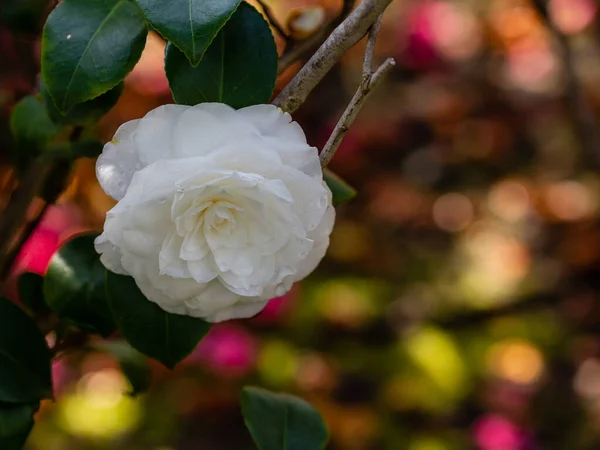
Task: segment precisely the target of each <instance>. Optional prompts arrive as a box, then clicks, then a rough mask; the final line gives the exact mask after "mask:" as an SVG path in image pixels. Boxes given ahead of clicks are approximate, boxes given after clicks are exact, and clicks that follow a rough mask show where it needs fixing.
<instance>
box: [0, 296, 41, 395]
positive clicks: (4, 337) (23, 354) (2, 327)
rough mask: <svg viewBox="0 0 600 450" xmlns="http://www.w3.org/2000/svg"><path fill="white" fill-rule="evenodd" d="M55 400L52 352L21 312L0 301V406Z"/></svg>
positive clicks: (6, 301) (14, 306)
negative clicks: (45, 399) (53, 398)
mask: <svg viewBox="0 0 600 450" xmlns="http://www.w3.org/2000/svg"><path fill="white" fill-rule="evenodd" d="M51 397H52V375H51V372H50V350H49V349H48V346H47V345H46V340H45V339H44V336H42V334H41V333H40V331H39V330H38V329H37V327H36V326H35V323H34V322H33V321H32V320H31V319H30V318H29V316H27V314H25V312H23V310H22V309H21V308H19V307H18V306H17V305H15V304H14V303H13V302H11V301H10V300H7V299H5V298H2V297H0V402H10V403H17V402H36V401H38V400H40V399H42V398H51Z"/></svg>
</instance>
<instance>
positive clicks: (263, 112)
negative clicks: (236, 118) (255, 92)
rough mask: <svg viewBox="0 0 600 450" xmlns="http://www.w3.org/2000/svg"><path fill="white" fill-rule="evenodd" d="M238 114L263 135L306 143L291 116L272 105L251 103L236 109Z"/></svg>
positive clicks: (298, 126) (302, 133) (302, 132)
mask: <svg viewBox="0 0 600 450" xmlns="http://www.w3.org/2000/svg"><path fill="white" fill-rule="evenodd" d="M237 112H238V114H240V115H242V116H244V118H245V119H246V120H247V121H249V122H251V123H252V124H253V125H254V126H255V127H256V128H257V129H258V131H259V132H260V134H262V135H263V136H272V137H279V138H283V139H285V140H287V141H295V142H299V143H303V144H306V136H305V135H304V131H302V128H301V127H300V125H298V123H296V122H293V121H292V116H290V115H289V113H287V112H284V111H283V110H282V109H281V108H278V107H277V106H274V105H253V106H247V107H245V108H242V109H238V111H237Z"/></svg>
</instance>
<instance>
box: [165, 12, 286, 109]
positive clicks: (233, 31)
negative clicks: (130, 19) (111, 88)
mask: <svg viewBox="0 0 600 450" xmlns="http://www.w3.org/2000/svg"><path fill="white" fill-rule="evenodd" d="M165 70H166V72H167V78H168V79H169V85H170V87H171V91H172V92H173V98H174V99H175V101H176V102H177V103H181V104H184V105H195V104H198V103H202V102H219V103H227V104H228V105H230V106H232V107H234V108H242V107H244V106H250V105H255V104H260V103H268V102H269V99H270V98H271V94H272V93H273V88H274V86H275V79H276V78H277V49H276V47H275V41H274V39H273V34H272V33H271V30H270V28H269V25H268V24H267V22H266V21H265V20H264V19H263V17H262V16H261V15H260V13H259V12H258V11H256V9H254V8H253V7H252V6H250V5H249V4H247V3H242V4H240V6H239V8H238V9H237V10H236V12H235V13H234V14H233V16H231V19H230V20H229V22H227V24H226V25H225V26H224V27H223V29H222V30H221V31H220V32H219V34H218V35H217V37H216V38H215V40H214V41H213V43H212V44H211V45H210V47H209V48H208V50H207V51H206V53H205V54H204V57H203V58H202V61H201V62H200V64H199V65H198V66H197V67H192V66H191V65H190V63H189V61H188V60H187V58H186V57H185V55H184V54H183V53H182V52H181V51H179V50H178V49H177V47H175V46H174V45H173V44H169V45H167V49H166V53H165Z"/></svg>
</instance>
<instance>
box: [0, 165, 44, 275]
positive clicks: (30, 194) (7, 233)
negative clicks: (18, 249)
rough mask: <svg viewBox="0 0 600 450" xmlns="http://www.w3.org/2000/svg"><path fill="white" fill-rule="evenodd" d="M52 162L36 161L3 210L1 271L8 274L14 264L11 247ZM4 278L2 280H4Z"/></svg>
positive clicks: (0, 248)
mask: <svg viewBox="0 0 600 450" xmlns="http://www.w3.org/2000/svg"><path fill="white" fill-rule="evenodd" d="M51 172H52V164H48V163H47V162H44V161H36V162H34V163H33V164H32V165H31V167H30V169H29V170H28V172H27V174H26V175H25V177H24V178H23V179H22V180H21V182H20V183H19V186H18V187H17V189H16V190H15V191H14V192H13V194H12V195H11V198H10V200H9V202H8V205H7V206H6V208H5V210H4V211H3V212H2V218H1V220H0V273H3V274H6V273H8V270H9V269H10V265H12V261H11V257H12V255H13V254H14V252H11V248H12V247H13V245H14V244H15V242H16V241H17V238H18V236H19V231H20V230H21V227H22V226H23V221H24V219H25V217H26V216H27V211H28V210H29V205H30V204H31V202H32V200H33V199H34V197H35V196H36V195H37V193H38V192H40V191H41V189H42V187H43V186H44V184H45V183H46V181H47V180H48V178H49V177H50V173H51ZM2 281H3V280H0V282H2Z"/></svg>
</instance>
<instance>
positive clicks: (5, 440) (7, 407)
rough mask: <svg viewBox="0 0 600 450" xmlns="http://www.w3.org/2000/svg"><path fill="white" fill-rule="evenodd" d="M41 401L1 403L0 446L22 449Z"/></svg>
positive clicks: (10, 449)
mask: <svg viewBox="0 0 600 450" xmlns="http://www.w3.org/2000/svg"><path fill="white" fill-rule="evenodd" d="M38 409H39V403H36V404H27V403H0V448H1V449H2V450H21V449H22V448H23V445H24V444H25V441H26V440H27V437H28V436H29V433H30V432H31V429H32V428H33V415H34V414H35V412H36V411H37V410H38Z"/></svg>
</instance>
